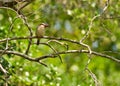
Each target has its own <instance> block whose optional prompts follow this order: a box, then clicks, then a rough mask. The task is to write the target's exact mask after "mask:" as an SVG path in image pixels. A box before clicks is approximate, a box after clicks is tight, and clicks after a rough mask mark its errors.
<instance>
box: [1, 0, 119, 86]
mask: <svg viewBox="0 0 120 86" xmlns="http://www.w3.org/2000/svg"><path fill="white" fill-rule="evenodd" d="M105 1H106V0H35V1H34V2H32V3H31V4H30V5H28V6H27V7H25V8H24V9H23V10H22V12H23V14H24V15H25V16H26V19H27V21H28V24H29V26H30V27H31V28H32V32H33V33H34V34H33V35H35V30H36V27H37V25H38V24H40V23H42V22H45V23H48V24H50V27H49V28H48V29H47V30H46V34H45V35H46V36H54V37H63V38H69V39H71V40H77V41H79V40H80V39H81V38H82V37H83V36H84V35H85V33H86V31H88V27H89V25H90V21H91V19H92V18H93V17H94V16H95V15H98V14H100V13H101V12H102V10H103V8H104V6H105ZM119 2H120V0H110V4H109V7H108V8H107V10H106V11H105V12H104V14H102V15H101V16H100V17H99V18H97V19H95V20H94V22H93V27H92V29H91V31H90V35H89V37H88V38H87V39H86V40H85V42H84V43H86V44H88V45H89V46H90V47H91V49H92V50H94V51H96V52H101V53H105V54H108V55H111V56H114V57H115V58H117V59H120V57H119V56H120V55H119V51H120V38H119V37H120V34H119V33H120V17H119V16H120V11H119V10H120V3H119ZM16 17H17V14H16V13H15V12H14V11H12V10H9V9H2V8H1V9H0V40H1V39H3V38H6V37H20V36H29V31H28V28H27V27H26V26H25V25H24V22H23V21H22V20H21V19H20V18H17V19H16ZM111 17H112V18H111ZM13 21H15V22H14V24H13V27H12V29H11V30H10V28H9V27H10V25H11V23H12V22H13ZM46 41H48V40H47V39H41V42H46ZM33 42H36V39H34V40H33ZM61 42H62V43H66V42H63V41H61ZM67 44H68V45H69V49H76V50H77V49H84V48H83V47H82V46H78V45H75V44H72V43H67ZM27 45H28V40H17V41H10V42H9V46H11V47H12V49H11V50H12V51H18V52H21V53H24V52H25V50H26V48H27ZM50 45H52V46H53V47H54V48H55V49H56V50H58V51H65V50H66V48H65V47H64V46H61V45H59V44H57V43H55V42H51V43H50ZM5 46H6V43H0V49H5ZM49 53H53V51H52V50H51V49H50V48H49V47H48V46H45V45H39V46H37V45H35V44H33V45H32V46H31V48H30V51H29V55H30V56H31V57H39V56H42V55H46V54H49ZM2 57H3V58H2ZM2 57H1V58H0V63H1V64H2V65H3V67H4V68H5V69H6V70H7V71H9V78H8V83H9V85H10V86H95V84H94V80H93V79H92V78H91V77H90V75H89V73H88V72H87V71H85V70H84V69H85V66H86V64H87V61H88V55H87V54H84V53H73V54H66V55H61V57H62V59H63V63H61V62H60V60H59V58H49V59H45V60H43V62H44V63H46V64H47V65H48V67H47V68H46V67H44V66H43V65H40V64H38V63H35V62H31V61H28V60H26V59H24V58H21V57H18V56H15V55H11V54H8V55H3V56H2ZM88 67H89V69H90V70H91V71H92V72H93V73H94V74H95V75H96V77H97V79H98V81H99V84H100V86H120V78H119V77H120V68H119V67H120V64H118V63H116V62H113V61H111V60H109V59H105V58H101V57H99V56H93V55H92V60H91V62H90V64H89V65H88ZM3 78H4V74H3V73H2V72H0V85H1V86H2V85H3V83H5V82H4V80H2V79H3Z"/></svg>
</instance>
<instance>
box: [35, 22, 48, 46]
mask: <svg viewBox="0 0 120 86" xmlns="http://www.w3.org/2000/svg"><path fill="white" fill-rule="evenodd" d="M48 26H49V25H48V24H46V23H41V24H39V25H38V27H37V29H36V37H38V38H37V45H39V43H40V38H41V37H43V36H44V34H45V28H46V27H48Z"/></svg>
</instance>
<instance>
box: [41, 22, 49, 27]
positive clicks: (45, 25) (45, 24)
mask: <svg viewBox="0 0 120 86" xmlns="http://www.w3.org/2000/svg"><path fill="white" fill-rule="evenodd" d="M40 25H43V26H44V27H49V24H47V23H41V24H40Z"/></svg>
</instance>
